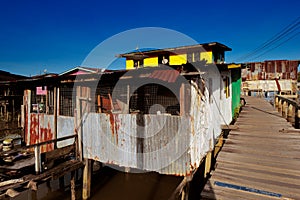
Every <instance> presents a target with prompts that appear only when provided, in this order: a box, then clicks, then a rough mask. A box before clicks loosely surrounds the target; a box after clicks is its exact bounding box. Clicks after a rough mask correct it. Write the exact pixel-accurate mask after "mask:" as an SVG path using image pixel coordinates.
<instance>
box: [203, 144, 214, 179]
mask: <svg viewBox="0 0 300 200" xmlns="http://www.w3.org/2000/svg"><path fill="white" fill-rule="evenodd" d="M213 148H214V144H213V140H212V139H211V140H210V150H209V152H208V153H207V154H206V157H205V169H204V178H207V177H208V175H209V173H210V170H211V162H212V157H213Z"/></svg>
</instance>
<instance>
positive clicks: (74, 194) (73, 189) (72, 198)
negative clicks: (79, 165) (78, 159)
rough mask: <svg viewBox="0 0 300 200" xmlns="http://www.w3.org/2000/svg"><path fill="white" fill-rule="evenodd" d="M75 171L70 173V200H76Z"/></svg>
mask: <svg viewBox="0 0 300 200" xmlns="http://www.w3.org/2000/svg"><path fill="white" fill-rule="evenodd" d="M75 181H76V180H75V171H72V172H71V200H75V199H76V190H75V187H76V185H75V184H76V182H75Z"/></svg>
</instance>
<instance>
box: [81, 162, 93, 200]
mask: <svg viewBox="0 0 300 200" xmlns="http://www.w3.org/2000/svg"><path fill="white" fill-rule="evenodd" d="M84 163H85V166H84V169H83V188H82V199H83V200H86V199H89V198H90V196H91V177H92V161H91V160H90V159H85V160H84Z"/></svg>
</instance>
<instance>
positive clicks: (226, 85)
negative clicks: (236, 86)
mask: <svg viewBox="0 0 300 200" xmlns="http://www.w3.org/2000/svg"><path fill="white" fill-rule="evenodd" d="M223 83H224V94H225V96H226V98H228V97H230V83H229V77H226V78H224V79H223Z"/></svg>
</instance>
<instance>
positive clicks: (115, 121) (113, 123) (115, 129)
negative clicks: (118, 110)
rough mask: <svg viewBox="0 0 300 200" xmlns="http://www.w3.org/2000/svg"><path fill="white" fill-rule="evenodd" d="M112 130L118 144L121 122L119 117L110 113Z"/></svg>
mask: <svg viewBox="0 0 300 200" xmlns="http://www.w3.org/2000/svg"><path fill="white" fill-rule="evenodd" d="M109 121H110V129H111V133H112V136H113V137H115V139H116V144H118V130H119V128H120V122H119V119H118V117H117V115H114V114H112V113H109Z"/></svg>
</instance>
